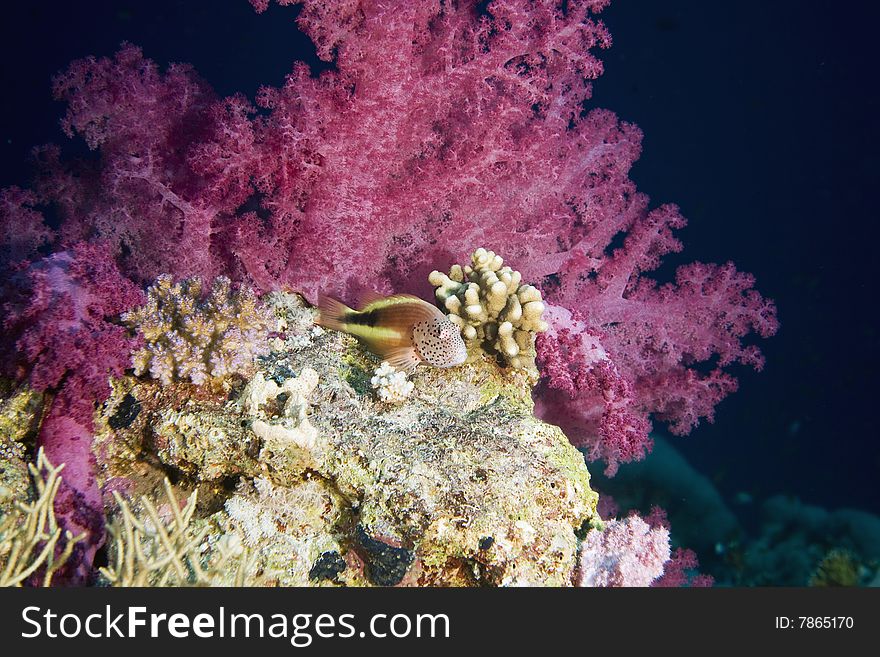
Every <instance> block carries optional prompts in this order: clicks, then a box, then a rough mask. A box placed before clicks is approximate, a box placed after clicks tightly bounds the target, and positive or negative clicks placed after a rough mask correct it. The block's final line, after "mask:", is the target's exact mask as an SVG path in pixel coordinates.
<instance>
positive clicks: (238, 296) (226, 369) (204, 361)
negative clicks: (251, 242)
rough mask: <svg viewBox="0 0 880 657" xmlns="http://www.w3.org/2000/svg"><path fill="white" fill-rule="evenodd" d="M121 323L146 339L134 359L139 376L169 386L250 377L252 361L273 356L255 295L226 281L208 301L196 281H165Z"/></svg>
mask: <svg viewBox="0 0 880 657" xmlns="http://www.w3.org/2000/svg"><path fill="white" fill-rule="evenodd" d="M123 320H124V321H125V322H126V323H127V324H128V325H129V326H130V327H131V328H133V329H135V330H137V331H138V332H140V334H141V335H142V336H143V338H144V343H145V344H144V346H143V347H142V348H141V349H139V350H138V351H136V352H135V353H134V354H132V366H133V367H134V371H135V374H136V375H140V374H144V373H149V374H150V376H151V377H153V378H154V379H159V380H160V381H161V382H162V383H163V384H165V385H167V384H169V383H171V382H172V381H175V380H178V381H181V380H182V381H190V382H192V383H195V384H197V385H201V384H204V383H207V382H209V380H214V381H216V380H222V379H223V378H224V377H226V376H228V375H230V374H232V373H241V374H247V373H249V372H250V371H251V370H252V368H253V360H254V358H255V357H256V356H259V355H263V354H265V353H267V352H268V351H269V327H270V321H271V317H270V314H269V313H268V312H267V311H266V310H265V309H264V308H263V307H262V306H261V305H260V304H259V302H258V300H257V298H256V296H255V295H254V294H253V292H252V291H251V290H249V289H247V288H233V287H232V284H231V282H230V281H229V279H228V278H225V277H222V276H221V277H218V278H216V279H215V280H214V282H213V284H212V286H211V289H210V290H209V291H208V293H207V295H205V294H204V293H203V286H202V282H201V280H200V279H198V278H189V279H185V280H182V281H180V282H177V283H175V282H174V280H173V278H172V277H171V276H169V275H167V274H165V275H162V276H160V277H159V278H158V279H157V281H156V283H155V284H154V285H153V286H151V287H150V288H149V290H148V291H147V303H146V304H145V305H143V306H141V307H140V308H136V309H135V310H132V311H130V312H128V313H126V314H125V315H124V316H123Z"/></svg>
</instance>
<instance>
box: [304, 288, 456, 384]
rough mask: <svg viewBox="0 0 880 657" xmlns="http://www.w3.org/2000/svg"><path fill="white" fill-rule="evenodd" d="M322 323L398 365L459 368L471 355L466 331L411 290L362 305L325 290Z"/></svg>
mask: <svg viewBox="0 0 880 657" xmlns="http://www.w3.org/2000/svg"><path fill="white" fill-rule="evenodd" d="M318 311H319V315H318V319H317V322H316V323H317V324H318V325H319V326H322V327H324V328H327V329H331V330H333V331H342V332H344V333H349V334H350V335H353V336H355V337H356V338H358V339H359V340H360V341H361V342H362V343H363V344H364V346H366V347H367V349H369V350H370V351H371V352H373V353H374V354H376V355H377V356H379V357H380V358H381V359H382V360H385V361H388V363H389V364H390V365H392V366H394V367H396V368H397V369H399V370H404V371H406V372H412V371H413V370H415V368H416V367H417V366H418V365H419V364H420V363H424V364H427V365H432V366H434V367H444V368H445V367H455V366H456V365H461V364H462V363H464V361H465V359H466V358H467V348H466V347H465V344H464V339H463V338H462V337H461V331H460V330H459V328H458V326H456V325H455V324H453V323H452V322H451V321H449V319H448V318H447V317H446V315H444V314H443V313H442V312H441V311H440V309H439V308H437V306H435V305H433V304H430V303H428V302H427V301H425V300H424V299H420V298H419V297H416V296H412V295H409V294H395V295H393V296H388V297H381V296H378V295H370V298H369V300H367V302H366V303H365V305H363V307H362V308H361V309H360V310H354V309H352V308H349V307H348V306H346V305H345V304H344V303H342V302H341V301H339V300H337V299H334V298H333V297H330V296H327V295H325V294H320V295H319V297H318Z"/></svg>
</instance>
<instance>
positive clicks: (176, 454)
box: [94, 293, 597, 586]
mask: <svg viewBox="0 0 880 657" xmlns="http://www.w3.org/2000/svg"><path fill="white" fill-rule="evenodd" d="M268 305H269V307H270V308H271V309H272V311H273V312H274V313H275V319H276V320H277V327H275V328H277V329H278V333H277V336H278V337H276V338H274V339H273V344H272V351H271V352H270V353H269V354H268V355H266V356H263V357H260V358H258V359H257V364H258V369H257V372H256V374H254V375H253V376H252V377H250V378H249V379H245V378H244V377H231V378H230V379H229V380H228V381H227V383H226V384H225V385H224V386H221V387H216V386H215V387H199V386H196V385H193V384H192V383H189V382H183V381H176V382H172V383H170V384H167V385H162V384H161V383H159V382H157V381H154V380H147V379H145V378H134V377H126V378H122V379H117V380H115V381H114V393H113V395H112V396H111V397H110V399H109V400H108V401H107V402H106V403H105V404H104V405H103V407H102V408H101V409H100V411H99V417H98V418H97V419H96V423H97V436H96V439H95V443H94V452H95V456H96V458H97V462H98V465H99V472H100V483H101V485H102V488H103V490H104V491H105V501H106V510H107V513H108V515H109V516H110V517H111V522H112V519H113V518H114V517H116V519H117V521H118V516H119V514H120V505H119V504H118V503H117V502H116V498H125V499H126V500H127V507H126V514H128V518H127V522H130V523H132V522H133V523H135V524H136V523H137V521H136V520H135V518H136V517H137V514H138V511H139V510H140V511H141V512H144V511H149V518H147V520H146V521H145V524H143V527H144V536H148V535H149V534H150V526H152V525H155V524H156V523H159V524H160V525H161V524H162V523H163V522H171V523H172V524H173V523H177V524H176V525H175V531H176V532H177V534H180V535H181V536H184V533H182V532H183V530H184V527H183V519H181V518H177V519H176V520H175V517H176V514H175V511H176V510H175V509H173V508H171V506H172V505H171V504H170V502H169V499H174V500H181V501H182V500H184V499H187V500H190V503H189V504H188V506H187V514H186V518H185V521H186V525H187V529H186V531H189V532H190V534H186V535H189V536H191V537H192V541H191V542H192V545H187V546H186V549H187V550H188V552H186V553H185V554H184V553H183V552H181V554H184V556H186V558H188V559H190V560H191V561H193V560H195V561H199V560H201V563H202V567H198V565H197V567H196V570H198V571H199V573H200V576H202V577H203V578H204V577H205V576H206V575H205V573H208V574H209V576H210V578H211V582H212V583H217V584H223V583H229V584H231V583H236V582H241V581H245V582H249V583H258V584H267V585H275V584H277V585H381V586H388V585H569V584H571V583H572V581H573V577H574V575H575V570H576V566H577V554H578V534H579V533H580V532H581V530H585V529H586V528H587V527H588V526H589V524H590V522H591V520H594V519H595V518H596V515H595V507H596V501H597V495H596V493H594V492H593V491H592V490H591V488H590V475H589V473H588V471H587V468H586V466H585V464H584V459H583V456H582V455H581V454H580V453H579V452H578V451H577V449H575V448H574V447H573V446H572V445H571V444H570V443H569V441H568V439H567V438H566V437H565V435H564V434H563V433H562V431H561V430H559V429H558V428H557V427H555V426H552V425H549V424H546V423H544V422H542V421H540V420H538V419H536V418H535V417H534V415H533V413H532V400H531V386H532V385H533V384H534V378H533V377H534V375H533V374H531V373H530V372H529V371H527V370H515V369H512V368H506V369H505V368H501V367H499V365H498V363H497V361H496V359H494V358H492V357H491V356H487V355H485V354H483V353H482V352H480V351H479V350H478V349H477V348H474V353H473V354H471V357H470V358H469V359H468V363H467V364H465V365H463V366H461V367H457V368H452V369H448V370H442V369H436V368H427V367H421V368H419V369H418V370H417V371H416V373H415V374H414V375H413V376H412V377H411V382H412V384H413V388H412V390H411V391H410V392H409V394H408V396H407V397H406V399H405V400H403V401H402V402H401V403H397V404H393V405H392V404H388V403H385V402H383V401H382V400H381V399H380V397H379V395H378V394H377V391H376V390H375V389H374V387H373V386H372V385H371V378H372V377H373V375H374V372H375V370H376V368H377V367H378V366H379V361H378V359H376V358H375V357H373V356H372V355H371V354H369V353H368V352H366V351H365V350H364V349H363V348H362V347H361V346H360V345H359V344H358V343H357V341H356V340H355V339H353V338H351V337H350V336H347V335H344V334H340V333H336V332H330V331H324V330H323V329H321V328H319V327H316V326H313V319H314V311H313V309H311V308H310V307H309V306H308V305H307V304H306V303H304V302H303V301H302V299H301V298H300V297H299V296H297V295H295V294H286V293H274V294H272V295H269V297H268ZM166 478H168V479H169V481H170V484H171V486H170V488H168V489H165V490H166V491H167V490H173V491H174V493H173V496H172V497H171V498H169V497H168V496H167V495H166V494H165V493H164V492H163V486H164V484H163V480H164V479H166ZM114 491H115V492H116V495H115V496H114V495H113V492H114ZM194 492H197V493H198V495H197V498H193V497H192V494H193V493H194ZM144 496H146V499H147V500H152V502H151V503H148V504H147V505H146V506H147V507H150V508H143V507H144V502H143V501H139V500H142V498H143V497H144ZM128 506H130V507H131V508H130V510H129V508H128ZM151 509H152V510H151ZM145 517H146V516H145ZM151 519H152V520H151ZM151 523H152V525H151ZM154 531H155V530H154ZM121 533H123V534H124V532H121ZM117 534H120V532H117ZM117 534H114V535H112V536H111V540H110V545H109V547H108V552H109V554H111V555H112V554H115V553H119V550H118V549H116V548H118V547H119V546H114V545H113V541H114V540H115V539H114V538H113V536H116V535H117ZM177 534H176V535H177ZM184 543H186V541H185V540H184V539H181V545H183V544H184ZM230 546H234V547H235V548H236V549H235V550H232V549H230ZM115 549H116V551H115V552H114V550H115ZM187 555H188V556H187ZM218 555H221V556H222V562H223V563H225V564H227V567H225V568H222V569H213V570H212V569H211V568H210V564H211V563H216V562H217V556H218ZM172 561H174V562H175V563H178V564H179V563H181V561H180V560H179V559H178V560H172ZM185 561H186V559H184V562H185ZM245 561H246V563H245ZM243 565H246V567H247V570H248V572H247V574H246V576H243V575H242V566H243ZM176 567H177V566H176ZM184 579H185V578H184Z"/></svg>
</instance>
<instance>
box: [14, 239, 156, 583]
mask: <svg viewBox="0 0 880 657" xmlns="http://www.w3.org/2000/svg"><path fill="white" fill-rule="evenodd" d="M3 297H4V299H5V302H4V303H3V314H4V321H3V329H4V330H3V336H2V339H0V354H2V356H3V357H2V361H0V362H2V365H3V369H4V372H3V373H4V374H5V375H7V376H12V377H14V378H18V379H20V380H24V381H26V382H27V383H28V384H29V385H31V386H32V387H34V388H36V389H37V390H41V391H46V392H47V393H50V394H54V399H53V400H52V402H51V406H50V408H49V411H48V414H47V415H46V417H45V418H44V419H43V422H42V425H41V428H40V436H39V443H40V445H42V446H43V448H44V450H45V453H46V456H47V457H48V458H49V459H50V461H52V462H53V463H57V464H61V463H64V464H66V467H65V473H64V478H63V483H62V487H61V489H60V490H59V493H58V497H57V498H56V515H57V516H58V519H59V522H60V523H61V525H62V526H63V527H64V528H65V529H69V530H70V531H71V532H72V533H73V534H79V533H81V532H82V531H83V530H85V531H88V532H89V536H88V538H87V539H86V540H85V541H83V542H81V543H79V544H77V546H76V548H75V552H74V555H73V557H72V558H71V560H70V561H68V563H67V564H66V566H65V569H64V571H63V572H62V573H61V574H59V577H58V578H57V579H56V581H60V582H63V581H68V582H81V581H84V579H85V578H86V576H87V574H88V571H89V568H90V564H91V561H92V558H93V557H94V554H95V551H96V550H97V548H98V547H99V546H100V545H101V544H102V543H103V517H104V516H103V507H102V504H101V496H100V493H99V491H98V488H97V484H96V482H95V475H94V457H93V456H92V453H91V440H92V414H93V413H94V410H95V403H96V402H100V401H103V400H104V399H106V398H107V396H108V395H109V394H110V386H109V383H108V380H109V377H110V376H111V375H113V376H120V375H121V374H122V373H123V371H124V370H125V368H126V366H127V365H128V354H129V352H130V351H131V349H132V347H133V346H135V345H136V344H137V341H136V340H134V339H132V338H130V337H129V336H128V333H127V331H126V330H125V328H124V327H122V326H120V325H119V324H117V323H116V322H115V321H114V318H116V317H118V315H119V314H120V313H121V312H123V311H124V310H126V309H127V308H129V307H130V306H132V305H134V304H137V303H139V302H140V301H141V300H142V299H143V293H142V292H141V290H140V289H139V288H138V287H137V286H135V285H134V284H133V283H131V281H129V280H127V279H126V278H124V277H123V276H122V275H121V274H120V273H119V270H118V269H117V268H116V266H115V264H114V263H113V261H112V260H111V259H110V257H109V253H108V250H107V249H106V248H104V247H102V246H99V245H94V244H86V243H79V244H76V245H74V246H73V247H72V248H70V249H68V250H66V251H61V252H58V253H55V254H53V255H51V256H47V257H45V258H43V259H41V260H38V261H36V262H34V263H32V264H31V265H30V266H28V267H22V268H20V270H19V271H18V272H17V273H16V274H14V275H13V276H11V277H9V278H8V279H7V280H6V281H5V283H4V295H3Z"/></svg>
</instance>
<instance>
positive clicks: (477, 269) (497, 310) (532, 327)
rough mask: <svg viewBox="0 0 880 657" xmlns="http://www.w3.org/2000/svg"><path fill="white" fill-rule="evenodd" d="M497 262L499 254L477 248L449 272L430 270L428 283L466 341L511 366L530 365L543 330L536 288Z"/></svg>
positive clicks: (499, 261) (502, 262)
mask: <svg viewBox="0 0 880 657" xmlns="http://www.w3.org/2000/svg"><path fill="white" fill-rule="evenodd" d="M502 265H504V260H503V259H502V258H501V256H499V255H496V254H495V253H494V252H493V251H487V250H486V249H483V248H479V249H477V250H476V251H474V253H473V254H472V255H471V264H470V265H465V267H464V268H462V267H461V266H460V265H452V268H451V269H450V270H449V275H448V276H447V275H446V274H443V273H441V272H439V271H436V270H435V271H432V272H431V274H430V275H429V276H428V282H429V283H431V285H433V286H434V287H436V288H437V290H436V291H435V296H436V297H437V301H438V302H440V306H441V307H442V308H445V309H446V310H447V311H448V313H449V314H448V315H447V317H449V320H450V321H451V322H452V323H453V324H455V325H456V326H458V327H459V328H460V329H461V334H462V336H463V337H464V338H465V340H467V341H468V342H476V343H478V344H482V345H485V346H490V347H491V348H492V349H493V350H494V352H495V353H497V354H498V355H499V356H501V358H503V359H504V360H505V361H506V362H507V363H508V364H509V365H510V366H511V367H515V368H523V367H530V368H534V365H535V356H534V354H535V345H534V343H535V334H536V333H540V332H542V331H546V330H547V323H546V322H545V321H544V320H543V319H542V315H543V313H544V303H543V302H542V299H541V293H540V292H539V291H538V290H537V289H536V288H535V287H534V286H532V285H526V284H522V275H521V274H520V273H519V272H518V271H514V270H513V269H511V268H510V267H503V266H502Z"/></svg>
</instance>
